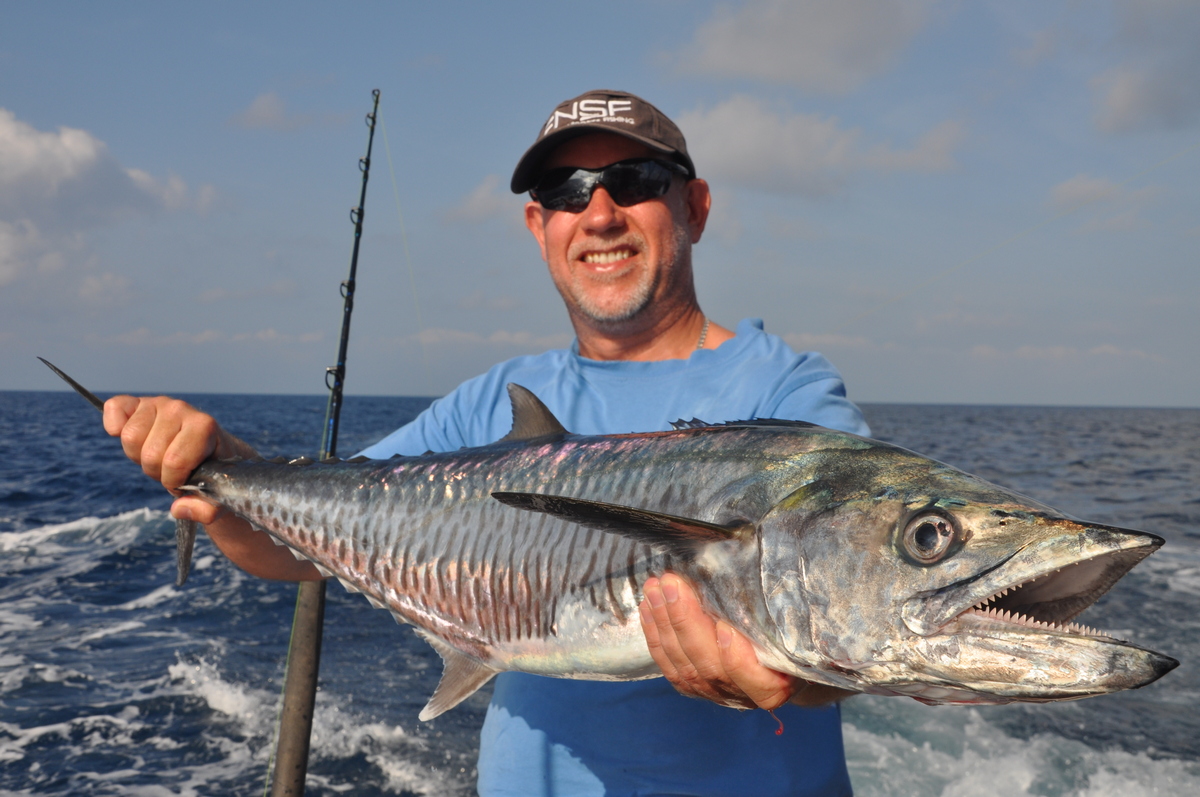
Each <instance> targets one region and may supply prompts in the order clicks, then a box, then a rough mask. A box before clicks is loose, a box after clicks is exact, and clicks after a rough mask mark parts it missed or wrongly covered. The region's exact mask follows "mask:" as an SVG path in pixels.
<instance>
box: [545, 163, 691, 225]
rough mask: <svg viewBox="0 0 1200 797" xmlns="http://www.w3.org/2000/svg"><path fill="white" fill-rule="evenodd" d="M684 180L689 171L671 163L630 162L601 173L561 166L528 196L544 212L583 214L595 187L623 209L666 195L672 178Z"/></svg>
mask: <svg viewBox="0 0 1200 797" xmlns="http://www.w3.org/2000/svg"><path fill="white" fill-rule="evenodd" d="M677 174H679V175H683V176H685V177H686V176H687V174H688V170H687V168H686V167H685V166H682V165H680V164H678V163H674V162H673V161H665V160H656V159H654V158H631V159H629V160H623V161H617V162H616V163H611V164H609V165H608V166H605V167H604V168H602V169H582V168H579V167H575V166H564V167H562V168H559V169H550V170H549V171H547V172H546V173H545V174H543V175H542V177H541V179H539V180H538V182H537V185H536V186H534V187H533V188H532V189H530V191H529V195H530V196H531V197H533V198H534V200H535V201H537V202H539V203H541V206H542V207H544V208H546V209H547V210H565V211H567V212H568V213H582V212H583V211H584V210H585V209H586V208H587V206H588V203H589V202H591V201H592V194H593V193H594V192H595V190H596V186H598V185H602V186H604V190H606V191H608V194H609V196H611V197H612V199H613V202H616V203H617V204H618V205H620V206H621V207H623V208H627V207H629V206H630V205H636V204H638V203H639V202H645V201H646V200H647V199H655V198H657V197H660V196H662V195H663V194H665V193H667V190H668V189H669V188H670V187H671V178H672V177H674V176H675V175H677Z"/></svg>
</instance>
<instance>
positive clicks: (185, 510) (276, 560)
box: [104, 396, 321, 581]
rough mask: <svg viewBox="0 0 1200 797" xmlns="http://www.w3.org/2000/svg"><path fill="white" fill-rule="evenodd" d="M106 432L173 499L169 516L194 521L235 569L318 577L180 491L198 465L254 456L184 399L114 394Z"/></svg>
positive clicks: (262, 537)
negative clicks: (235, 566) (119, 440)
mask: <svg viewBox="0 0 1200 797" xmlns="http://www.w3.org/2000/svg"><path fill="white" fill-rule="evenodd" d="M104 430H105V431H106V432H108V433H109V434H110V435H112V436H113V437H120V438H121V447H122V448H124V449H125V455H126V456H127V457H129V458H130V459H131V460H133V461H134V462H136V463H137V464H138V465H140V466H141V467H142V471H143V472H144V473H145V474H146V475H147V476H149V477H150V478H151V479H154V480H155V481H156V482H159V483H161V484H162V486H163V487H166V488H167V490H169V491H170V492H171V494H172V495H175V496H177V497H176V499H175V502H174V503H173V504H171V515H172V517H176V518H180V519H183V520H194V521H196V522H198V523H201V524H203V525H204V529H205V531H207V532H208V536H209V537H211V538H212V541H213V542H214V543H216V545H217V547H218V548H220V549H221V551H222V552H223V553H224V554H225V555H226V556H228V557H229V558H230V559H231V560H232V561H233V563H234V564H235V565H237V566H238V567H240V568H242V569H243V570H245V571H246V572H247V573H250V574H251V575H255V576H260V577H262V578H274V579H281V580H285V581H315V580H318V579H320V578H321V574H320V573H318V572H317V569H316V568H315V567H313V565H312V563H311V562H298V561H296V559H295V557H293V556H292V555H291V553H289V552H288V550H287V549H286V548H281V547H279V546H277V545H275V543H274V542H272V541H271V538H270V537H268V536H267V535H266V534H263V533H262V532H259V531H255V530H254V529H252V528H251V527H250V524H249V523H247V522H246V521H245V520H242V519H241V518H239V517H237V516H236V515H232V514H229V513H227V512H226V511H225V510H223V509H221V508H220V507H217V506H214V505H213V504H210V503H209V502H208V501H205V500H204V499H202V498H198V497H196V496H191V495H186V494H183V493H181V492H180V490H179V488H180V487H181V486H182V485H183V484H184V483H185V482H186V481H187V478H188V476H190V475H191V473H192V471H194V470H195V469H196V468H197V466H199V465H200V463H202V462H204V460H206V459H208V458H209V457H211V456H216V457H219V458H222V459H224V458H229V457H245V458H250V457H254V456H257V452H255V450H254V448H253V447H251V446H250V445H249V444H248V443H244V442H242V441H241V440H239V439H238V438H236V437H234V436H233V435H231V434H230V433H229V432H227V431H225V430H224V429H222V428H221V427H220V425H219V424H218V423H217V422H216V421H215V420H214V419H213V417H212V416H211V415H207V414H205V413H203V412H201V411H200V410H198V409H196V408H195V407H193V406H191V405H190V404H188V403H187V402H186V401H180V400H179V399H173V398H168V397H166V396H158V397H156V398H135V397H133V396H113V397H112V398H110V399H109V400H108V401H106V402H104Z"/></svg>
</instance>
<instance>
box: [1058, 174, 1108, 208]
mask: <svg viewBox="0 0 1200 797" xmlns="http://www.w3.org/2000/svg"><path fill="white" fill-rule="evenodd" d="M1120 192H1121V189H1120V186H1118V185H1117V184H1116V183H1114V182H1112V181H1111V180H1106V179H1104V178H1103V177H1092V176H1091V175H1090V174H1077V175H1075V176H1074V177H1072V178H1071V179H1069V180H1064V181H1063V182H1061V183H1059V184H1058V185H1056V186H1054V188H1052V189H1050V204H1051V205H1052V206H1053V207H1054V209H1055V210H1058V211H1071V210H1074V209H1075V208H1078V207H1082V206H1083V205H1086V204H1088V203H1091V202H1098V201H1100V200H1102V199H1112V198H1113V197H1115V196H1117V194H1119V193H1120Z"/></svg>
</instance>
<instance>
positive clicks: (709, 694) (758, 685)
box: [639, 573, 852, 710]
mask: <svg viewBox="0 0 1200 797" xmlns="http://www.w3.org/2000/svg"><path fill="white" fill-rule="evenodd" d="M642 591H643V593H644V594H645V599H644V600H643V601H642V604H641V606H640V607H639V611H640V614H641V620H642V631H643V632H645V634H646V644H647V645H648V646H649V648H650V655H651V656H653V657H654V661H655V663H656V664H658V666H659V667H660V668H661V669H662V671H663V675H664V676H666V678H667V680H668V681H670V682H671V684H672V685H673V686H674V687H675V688H676V689H677V690H679V692H680V693H681V694H684V695H687V696H689V697H701V698H704V699H706V700H712V701H713V702H715V703H720V704H721V705H723V706H731V707H734V708H765V709H769V710H770V709H776V708H779V707H780V706H782V705H783V704H784V703H787V702H789V701H790V702H793V703H797V704H799V705H803V706H819V705H825V704H827V703H831V702H833V701H835V700H838V699H841V698H843V697H846V696H848V695H850V694H852V693H851V692H847V691H844V690H842V689H835V688H833V687H829V686H824V685H821V684H814V683H810V682H808V681H804V680H802V679H800V678H795V677H793V676H791V675H787V674H786V673H781V672H777V671H776V670H772V669H768V668H767V667H764V666H762V665H761V664H759V662H758V656H757V655H756V654H755V652H754V647H753V646H752V645H751V644H750V641H749V640H747V639H746V638H745V637H744V636H742V635H741V634H739V633H738V632H736V631H734V630H733V628H731V627H730V626H729V625H728V624H726V623H724V622H721V621H713V619H712V618H711V617H709V616H708V614H706V613H705V611H704V609H703V607H701V605H700V601H699V600H698V599H697V598H696V593H695V592H694V591H693V590H692V588H691V586H690V585H689V584H688V583H687V582H686V581H684V580H683V579H681V578H679V577H678V576H676V575H674V574H671V573H667V574H666V575H664V576H663V577H662V578H661V579H657V578H651V579H649V580H647V581H646V583H645V585H644V586H643V588H642Z"/></svg>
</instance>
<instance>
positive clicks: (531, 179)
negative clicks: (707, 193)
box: [510, 89, 696, 194]
mask: <svg viewBox="0 0 1200 797" xmlns="http://www.w3.org/2000/svg"><path fill="white" fill-rule="evenodd" d="M594 130H604V131H606V132H609V133H615V134H617V135H619V136H624V137H626V138H631V139H633V140H634V141H640V142H641V143H643V144H645V145H646V146H647V147H649V148H650V149H652V150H653V151H654V152H656V153H658V154H659V155H663V156H666V157H667V158H670V159H671V160H673V161H675V162H676V163H679V164H682V165H683V166H684V167H685V168H686V169H687V170H688V177H689V178H693V177H695V176H696V167H695V166H693V165H692V159H691V157H690V156H689V155H688V151H687V142H686V141H684V139H683V133H681V132H680V131H679V128H678V127H676V126H675V123H674V122H672V121H671V120H670V119H668V118H667V115H666V114H664V113H663V112H662V111H660V110H658V109H657V108H655V107H654V106H653V105H651V104H650V103H648V102H646V101H645V100H643V99H642V98H641V97H639V96H637V95H636V94H630V93H629V92H627V91H609V90H607V89H599V90H597V91H588V92H585V93H583V94H580V95H579V96H578V97H573V98H572V99H569V100H567V101H565V102H561V103H559V104H558V107H556V108H555V109H554V111H553V112H552V113H551V114H550V118H548V119H547V120H546V123H545V125H543V126H542V128H541V130H540V131H539V132H538V137H537V141H535V142H534V144H533V146H532V147H530V148H529V149H528V150H526V152H525V154H524V155H522V156H521V160H520V161H519V162H518V163H517V168H516V169H515V170H514V171H513V176H512V182H511V184H510V185H511V188H512V190H513V193H515V194H520V193H523V192H525V191H528V190H529V189H530V188H532V187H533V186H534V184H535V183H537V181H538V177H539V175H540V171H541V166H542V161H544V160H545V159H546V156H547V155H549V154H550V151H551V150H553V149H554V148H555V147H557V146H558V145H560V144H562V143H563V142H564V141H566V140H567V139H569V138H574V137H575V136H580V135H585V134H587V133H590V132H592V131H594Z"/></svg>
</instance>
